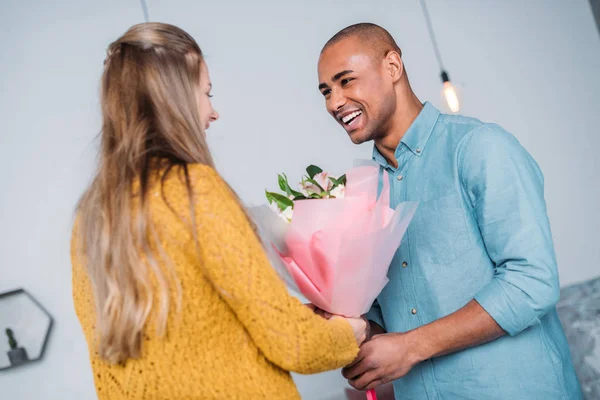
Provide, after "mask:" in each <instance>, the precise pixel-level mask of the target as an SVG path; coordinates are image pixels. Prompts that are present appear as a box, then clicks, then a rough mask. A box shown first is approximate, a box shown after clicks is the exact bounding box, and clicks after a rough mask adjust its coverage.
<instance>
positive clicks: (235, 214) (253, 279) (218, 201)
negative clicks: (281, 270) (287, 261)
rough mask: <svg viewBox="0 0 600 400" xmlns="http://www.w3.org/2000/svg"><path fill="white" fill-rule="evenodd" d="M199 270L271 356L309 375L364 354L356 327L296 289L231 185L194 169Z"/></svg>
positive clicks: (285, 366) (209, 171)
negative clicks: (290, 288) (328, 314)
mask: <svg viewBox="0 0 600 400" xmlns="http://www.w3.org/2000/svg"><path fill="white" fill-rule="evenodd" d="M190 179H191V183H192V189H193V195H194V202H195V207H194V211H195V216H194V218H195V225H196V227H195V229H196V237H197V240H198V242H199V251H200V260H199V263H198V264H199V268H200V269H201V271H202V273H203V274H205V276H206V278H207V279H208V280H209V281H210V282H211V284H212V285H213V287H214V288H215V290H217V292H218V293H219V294H220V296H221V297H222V298H223V299H224V301H225V302H226V303H227V304H228V305H229V306H230V307H231V309H232V310H233V311H234V313H235V314H236V316H237V318H238V319H239V320H240V322H241V323H242V324H243V325H244V327H245V328H246V330H247V331H248V333H249V334H250V336H251V337H252V339H253V341H254V342H255V343H256V345H257V347H258V348H259V349H260V350H261V351H262V352H263V354H264V355H265V357H266V358H267V359H268V360H270V361H271V362H272V363H274V364H276V365H278V366H279V367H280V368H282V369H285V370H288V371H294V372H298V373H303V374H309V373H317V372H322V371H326V370H331V369H336V368H339V367H342V366H345V365H347V364H349V363H350V362H351V361H353V359H354V358H355V357H356V355H357V353H358V346H357V344H356V340H355V339H354V334H353V332H352V328H351V327H350V325H349V324H348V323H347V322H346V321H344V320H342V319H332V320H325V319H323V318H321V317H320V316H317V315H315V314H314V313H313V312H312V311H311V310H310V309H309V308H307V307H306V306H304V305H303V304H302V303H301V302H300V301H299V300H298V299H296V298H295V297H292V296H291V295H289V294H288V292H287V289H286V288H285V285H284V283H283V282H282V281H281V279H280V278H279V276H278V275H277V273H276V271H275V270H274V269H273V267H272V266H271V265H270V263H269V261H268V258H267V256H266V255H265V252H264V250H263V248H262V246H261V244H260V242H259V240H258V238H257V237H256V235H255V234H254V232H253V230H252V227H251V225H250V223H249V222H248V220H247V217H246V215H245V213H244V212H243V210H242V209H241V207H240V206H239V204H238V202H237V201H236V199H235V197H234V195H233V193H232V192H231V190H230V188H229V186H228V185H227V184H225V182H224V181H223V180H222V179H221V177H220V176H219V175H218V174H217V173H216V171H215V170H214V169H212V168H209V167H206V166H199V165H197V166H192V167H190Z"/></svg>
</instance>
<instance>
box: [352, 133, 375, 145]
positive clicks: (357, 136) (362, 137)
mask: <svg viewBox="0 0 600 400" xmlns="http://www.w3.org/2000/svg"><path fill="white" fill-rule="evenodd" d="M348 136H349V137H350V140H351V141H352V143H354V144H362V143H365V142H368V141H370V140H371V138H369V135H367V134H365V132H364V131H362V130H360V131H353V132H348Z"/></svg>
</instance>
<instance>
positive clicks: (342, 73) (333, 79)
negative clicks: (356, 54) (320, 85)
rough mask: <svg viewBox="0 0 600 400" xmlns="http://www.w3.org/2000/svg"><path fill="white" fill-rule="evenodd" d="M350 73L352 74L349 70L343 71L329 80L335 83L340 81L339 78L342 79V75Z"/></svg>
mask: <svg viewBox="0 0 600 400" xmlns="http://www.w3.org/2000/svg"><path fill="white" fill-rule="evenodd" d="M352 72H354V71H352V70H351V69H347V70H344V71H342V72H338V73H337V74H335V75H334V76H333V78H331V80H332V81H334V82H335V81H338V80H340V78H341V77H343V76H344V75H348V74H351V73H352Z"/></svg>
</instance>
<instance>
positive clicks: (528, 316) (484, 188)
mask: <svg viewBox="0 0 600 400" xmlns="http://www.w3.org/2000/svg"><path fill="white" fill-rule="evenodd" d="M457 161H458V171H459V175H460V181H461V185H462V188H463V192H464V194H465V195H466V196H467V197H468V198H469V199H470V202H471V206H472V212H473V215H474V216H475V218H476V220H477V223H478V225H479V230H480V232H481V236H482V239H483V242H484V244H485V248H486V250H487V252H488V254H489V256H490V258H491V260H492V261H493V262H494V266H495V270H494V279H493V280H492V281H491V282H490V283H489V284H488V285H486V286H485V287H483V288H482V289H481V290H480V291H479V292H478V293H477V294H476V295H475V300H476V301H477V302H478V303H479V304H480V305H481V306H482V307H483V308H484V309H485V310H486V311H487V312H488V313H489V314H490V315H491V317H492V318H493V319H494V320H495V321H496V322H497V323H498V325H500V327H502V329H504V330H505V331H506V332H507V333H508V334H509V335H516V334H518V333H519V332H521V331H523V330H524V329H526V328H528V327H530V326H532V325H534V324H536V323H537V322H538V321H539V319H540V318H541V317H543V316H544V314H545V313H546V312H547V311H549V310H550V309H551V308H552V307H553V306H554V305H555V304H556V302H557V301H558V296H559V283H558V271H557V265H556V256H555V253H554V245H553V242H552V234H551V231H550V223H549V221H548V216H547V213H546V203H545V200H544V182H543V176H542V173H541V171H540V169H539V167H538V165H537V164H536V162H535V160H534V159H533V158H532V157H531V155H530V154H529V153H528V152H527V151H526V150H525V149H524V148H523V147H522V146H521V145H520V144H519V142H518V141H517V139H516V138H515V137H514V136H512V135H511V134H509V133H508V132H506V131H504V130H503V129H502V128H500V127H499V126H497V125H491V124H486V125H483V126H481V127H480V128H478V129H476V130H474V131H473V132H471V133H470V134H469V135H467V136H466V137H465V138H464V139H463V141H462V142H461V145H460V147H459V151H458V159H457Z"/></svg>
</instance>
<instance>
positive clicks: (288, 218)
mask: <svg viewBox="0 0 600 400" xmlns="http://www.w3.org/2000/svg"><path fill="white" fill-rule="evenodd" d="M269 208H270V209H271V210H273V212H275V213H277V215H278V216H279V218H281V219H283V220H284V221H285V222H292V215H293V214H294V210H293V209H292V207H287V208H286V209H285V210H283V211H281V210H280V209H279V206H278V205H277V203H275V202H272V203H270V204H269Z"/></svg>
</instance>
